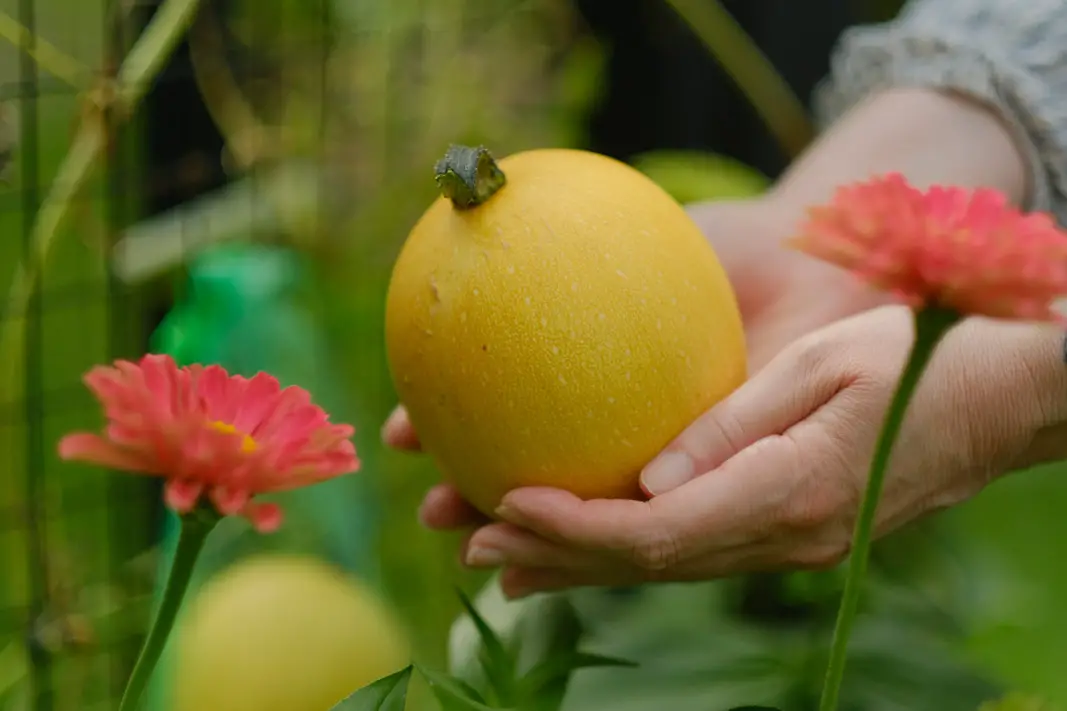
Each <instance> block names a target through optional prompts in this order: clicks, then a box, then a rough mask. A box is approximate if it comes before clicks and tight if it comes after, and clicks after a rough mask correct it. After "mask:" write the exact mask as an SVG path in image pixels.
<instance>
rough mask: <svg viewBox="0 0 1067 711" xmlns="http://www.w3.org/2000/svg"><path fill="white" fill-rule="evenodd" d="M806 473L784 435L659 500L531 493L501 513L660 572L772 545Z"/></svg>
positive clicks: (551, 536) (550, 535) (514, 496)
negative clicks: (746, 548) (734, 551)
mask: <svg viewBox="0 0 1067 711" xmlns="http://www.w3.org/2000/svg"><path fill="white" fill-rule="evenodd" d="M807 453H810V451H808V452H807ZM805 472H806V469H805V466H804V464H803V461H802V458H801V457H800V456H799V451H798V447H797V445H796V443H795V442H794V441H793V439H792V438H791V437H789V436H781V435H779V436H772V437H767V438H764V439H762V440H760V441H759V442H757V443H755V444H754V445H752V446H750V447H748V448H747V449H745V450H743V451H742V452H741V453H740V454H738V455H736V456H735V457H733V458H732V459H730V460H729V461H727V462H726V463H725V464H724V465H723V466H721V467H720V468H718V469H717V470H715V471H711V472H708V473H707V474H704V475H703V476H700V477H697V478H696V479H693V480H692V481H689V482H688V483H686V484H683V485H682V486H680V487H679V488H677V489H674V490H672V491H669V492H667V493H666V494H663V495H662V496H658V497H656V498H654V499H652V500H651V501H646V502H641V501H625V500H603V499H601V500H592V501H582V500H580V499H578V498H577V497H575V496H573V495H572V494H569V493H567V492H564V491H560V490H557V489H542V488H529V489H518V490H516V491H513V492H511V493H509V494H508V495H507V496H505V497H504V502H503V505H502V506H501V508H500V509H498V511H497V514H498V515H499V516H500V517H501V518H502V519H504V520H505V521H507V522H509V523H512V524H515V525H516V526H519V527H521V528H526V529H528V530H530V531H533V532H534V533H537V534H538V535H540V536H542V537H544V538H546V539H548V540H550V541H554V542H557V543H560V544H563V545H569V546H573V547H576V548H579V549H583V550H599V551H603V552H605V553H606V554H608V555H613V556H614V557H616V558H617V559H620V560H624V561H627V562H630V563H632V564H633V565H636V566H637V567H638V568H640V569H643V570H645V571H652V572H655V571H662V570H667V569H672V568H675V567H677V566H679V565H681V564H683V563H685V562H686V561H689V560H695V559H696V558H698V557H701V556H705V555H709V554H711V553H713V552H715V551H720V550H726V549H729V548H734V547H741V546H745V545H747V544H751V543H756V542H759V541H762V540H764V539H766V538H768V537H769V536H770V535H771V534H772V533H773V531H774V529H775V528H776V526H778V525H779V523H780V521H781V520H782V518H783V514H782V512H783V511H785V510H786V506H787V502H789V501H790V500H791V498H792V497H794V495H795V492H796V491H797V489H798V487H799V486H800V485H801V482H802V480H803V478H804V477H803V475H804V473H805Z"/></svg>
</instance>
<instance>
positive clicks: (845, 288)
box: [382, 197, 885, 529]
mask: <svg viewBox="0 0 1067 711" xmlns="http://www.w3.org/2000/svg"><path fill="white" fill-rule="evenodd" d="M689 212H690V214H691V215H692V217H693V219H694V221H695V222H696V223H697V224H698V225H699V226H700V227H701V228H702V230H703V231H704V233H705V235H707V238H708V240H709V242H710V243H711V245H712V246H713V247H714V248H715V251H716V253H717V255H718V257H719V260H720V261H721V262H722V265H723V268H724V269H725V271H726V273H727V275H728V276H729V278H730V281H731V283H732V284H733V287H734V291H735V293H736V295H737V299H738V305H739V307H740V311H741V316H742V319H743V321H744V325H745V338H746V347H747V349H748V353H749V372H750V373H754V372H756V371H758V370H759V369H760V368H761V367H763V365H764V364H766V363H767V361H769V360H770V359H771V358H772V357H774V356H775V355H776V354H777V353H778V351H779V350H781V348H783V347H784V346H785V345H786V344H788V343H789V342H791V341H792V340H794V339H795V338H797V337H799V336H801V335H803V334H804V333H807V332H809V331H811V330H814V329H816V328H818V327H820V326H823V325H825V324H827V323H830V322H832V321H835V320H837V319H839V318H842V317H844V316H847V315H850V314H853V313H856V312H858V311H860V310H862V309H865V308H869V307H871V306H874V305H876V304H878V303H881V302H882V301H884V298H885V297H884V296H883V295H881V294H880V293H878V292H875V291H873V290H869V289H867V288H866V287H864V286H863V285H862V284H861V283H860V282H858V281H856V280H853V279H852V278H851V277H850V276H849V275H847V274H845V273H844V272H842V271H841V270H838V269H836V268H834V267H832V266H829V265H826V264H824V263H822V262H820V261H818V260H815V259H810V258H808V257H806V256H804V255H802V254H800V253H798V252H794V251H792V250H787V249H784V248H783V247H781V242H782V240H783V239H784V238H785V237H787V236H788V234H789V231H790V230H791V229H792V228H793V225H794V223H795V222H796V220H797V218H798V214H797V208H796V207H794V206H792V205H787V204H785V203H784V202H783V201H778V200H775V199H772V198H770V197H761V198H756V199H752V200H737V201H712V202H707V203H702V204H698V205H694V206H691V207H690V208H689ZM382 434H383V439H384V440H385V442H386V444H388V445H389V446H391V447H394V448H398V449H404V450H409V451H415V450H418V449H419V442H418V437H417V435H416V433H415V431H414V430H413V429H412V427H411V424H410V422H409V421H408V419H407V414H406V413H405V412H404V410H403V409H402V408H398V409H397V410H396V411H394V413H393V414H392V416H390V418H389V420H388V421H387V422H386V424H385V426H384V427H383V432H382ZM421 516H422V519H423V521H424V522H425V523H426V524H427V525H428V526H430V527H432V528H439V529H451V528H463V527H467V526H471V525H475V524H477V523H480V522H483V521H484V520H485V519H484V517H482V516H481V515H480V514H479V513H478V512H477V511H476V510H475V509H474V508H473V507H471V506H469V505H468V504H467V503H466V502H464V501H463V499H462V497H460V496H459V494H458V493H457V492H456V491H455V490H454V489H452V488H451V487H449V486H448V485H441V486H439V487H436V488H434V489H433V490H431V491H430V492H429V494H428V495H427V497H426V500H425V501H424V504H423V507H422V513H421Z"/></svg>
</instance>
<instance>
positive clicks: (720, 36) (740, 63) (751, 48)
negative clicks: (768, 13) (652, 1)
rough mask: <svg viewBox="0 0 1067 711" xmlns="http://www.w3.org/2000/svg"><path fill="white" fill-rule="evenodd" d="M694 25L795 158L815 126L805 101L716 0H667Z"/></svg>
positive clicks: (698, 34) (726, 70) (707, 47)
mask: <svg viewBox="0 0 1067 711" xmlns="http://www.w3.org/2000/svg"><path fill="white" fill-rule="evenodd" d="M666 2H667V4H668V5H670V6H671V8H673V9H674V11H675V12H676V13H678V15H679V16H681V18H682V19H683V20H685V22H686V23H687V24H688V25H689V27H690V28H691V29H692V30H693V33H694V34H696V36H697V37H698V38H700V41H701V42H703V43H704V47H705V48H706V49H707V50H708V53H709V54H711V56H712V57H714V58H715V60H716V61H717V62H718V63H719V65H720V66H722V68H723V70H724V71H725V72H726V73H727V74H728V75H729V76H730V78H731V79H733V80H734V83H735V84H737V87H738V88H739V89H740V90H741V93H743V94H744V95H745V98H747V99H748V101H749V103H751V104H752V107H753V108H754V109H756V113H758V114H759V116H760V118H762V119H763V123H764V124H766V126H767V128H768V129H769V130H770V132H771V135H773V136H774V138H775V139H776V140H777V141H778V144H779V145H780V146H781V147H782V150H784V151H785V153H786V155H788V156H789V157H791V158H795V157H796V156H798V155H800V152H801V151H803V150H804V148H805V147H807V145H808V144H809V143H810V142H811V140H812V138H813V137H814V136H815V129H814V127H813V126H812V124H811V121H810V120H809V118H808V114H807V111H806V109H805V108H804V104H803V103H802V102H801V101H800V99H799V98H797V96H796V95H795V94H794V93H793V91H792V89H790V88H789V85H788V84H787V83H786V82H785V80H784V79H783V78H782V77H781V75H780V74H779V73H778V71H777V70H776V69H775V68H774V65H773V64H771V62H770V60H769V59H767V57H766V56H765V55H764V54H763V52H761V51H760V49H759V47H758V46H757V45H756V43H755V42H753V41H752V38H751V37H749V36H748V34H747V33H746V32H745V31H744V29H743V28H742V27H741V26H740V25H739V24H737V21H736V20H734V18H733V17H732V16H731V15H730V13H729V12H727V10H726V8H724V7H723V6H722V3H720V2H719V1H718V0H666Z"/></svg>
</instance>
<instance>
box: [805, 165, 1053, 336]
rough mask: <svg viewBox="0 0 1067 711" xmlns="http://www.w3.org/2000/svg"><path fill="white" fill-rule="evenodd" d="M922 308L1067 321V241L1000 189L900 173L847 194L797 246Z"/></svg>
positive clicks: (841, 193)
mask: <svg viewBox="0 0 1067 711" xmlns="http://www.w3.org/2000/svg"><path fill="white" fill-rule="evenodd" d="M788 244H789V246H792V247H794V248H796V249H798V250H800V251H803V252H806V253H808V254H810V255H812V256H814V257H817V258H819V259H823V260H826V261H828V262H831V263H833V264H836V265H838V266H840V267H843V268H845V269H848V270H850V271H852V272H853V273H855V274H856V275H857V276H859V277H860V278H862V279H864V280H866V281H867V282H869V283H870V284H872V285H873V286H875V287H878V288H881V289H885V290H886V291H890V292H892V293H893V294H895V295H896V296H897V297H898V298H900V299H901V300H902V301H904V302H905V303H908V304H911V305H913V306H922V305H937V306H940V307H943V308H951V309H954V310H956V311H958V312H960V313H962V314H967V315H981V316H989V317H993V318H1011V319H1033V320H1050V321H1052V320H1056V321H1058V320H1062V318H1061V317H1060V315H1059V314H1057V313H1056V312H1055V311H1053V308H1052V306H1053V302H1054V301H1055V300H1056V299H1057V298H1059V297H1061V296H1063V295H1065V294H1067V234H1065V233H1064V232H1062V231H1061V230H1059V229H1058V228H1057V227H1056V225H1055V223H1054V222H1053V220H1052V218H1051V217H1049V216H1048V215H1045V214H1043V213H1032V214H1024V213H1021V212H1019V211H1017V210H1015V209H1014V208H1012V207H1011V206H1010V205H1009V204H1008V201H1007V200H1006V198H1005V197H1004V196H1003V195H1001V194H1000V193H999V192H997V191H995V190H990V189H978V190H973V191H968V190H964V189H963V188H956V187H943V186H935V187H933V188H930V189H929V190H927V191H925V192H923V191H920V190H918V189H916V188H914V187H912V186H911V185H909V184H908V183H907V182H906V181H905V180H904V178H903V177H902V176H901V175H899V174H895V173H894V174H890V175H887V176H884V177H880V178H875V179H873V180H871V181H869V182H865V183H858V184H855V185H849V186H845V187H842V188H840V189H839V190H838V191H837V193H836V194H835V196H834V198H833V200H832V201H831V202H830V203H829V204H827V205H822V206H818V207H814V208H811V210H810V211H809V215H808V220H807V221H806V223H805V224H803V225H802V226H801V229H800V231H799V234H798V235H797V236H796V237H794V238H793V239H791V240H790V241H789V242H788Z"/></svg>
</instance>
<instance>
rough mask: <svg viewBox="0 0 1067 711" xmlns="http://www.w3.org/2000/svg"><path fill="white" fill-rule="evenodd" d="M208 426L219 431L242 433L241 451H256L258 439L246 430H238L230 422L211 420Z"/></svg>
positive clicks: (247, 452) (248, 452)
mask: <svg viewBox="0 0 1067 711" xmlns="http://www.w3.org/2000/svg"><path fill="white" fill-rule="evenodd" d="M208 426H209V427H211V428H212V429H213V430H216V431H218V432H224V433H226V434H239V435H241V451H242V452H244V453H245V454H250V453H252V452H254V451H256V441H255V440H254V439H252V437H251V436H249V435H247V434H245V433H244V432H238V431H237V428H236V427H234V426H233V425H231V424H229V423H228V422H211V423H208Z"/></svg>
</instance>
